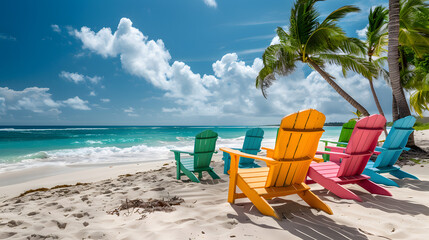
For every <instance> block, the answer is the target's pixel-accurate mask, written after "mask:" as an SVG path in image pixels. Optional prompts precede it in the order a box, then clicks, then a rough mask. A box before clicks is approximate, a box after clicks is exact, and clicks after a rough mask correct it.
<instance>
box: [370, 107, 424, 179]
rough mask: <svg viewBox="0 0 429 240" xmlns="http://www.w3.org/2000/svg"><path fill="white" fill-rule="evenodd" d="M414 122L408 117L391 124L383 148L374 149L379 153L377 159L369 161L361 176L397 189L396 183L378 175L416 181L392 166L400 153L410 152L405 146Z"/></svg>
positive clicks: (414, 119)
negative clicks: (366, 176)
mask: <svg viewBox="0 0 429 240" xmlns="http://www.w3.org/2000/svg"><path fill="white" fill-rule="evenodd" d="M415 122H416V118H415V117H413V116H408V117H404V118H401V119H398V120H397V121H395V122H394V123H393V126H392V128H391V129H390V132H389V134H388V135H387V137H386V141H385V142H384V144H383V146H382V147H377V148H376V149H375V150H376V151H378V152H380V154H379V155H378V157H377V159H376V160H375V162H372V161H369V162H368V164H367V165H366V167H365V170H364V171H363V174H365V175H368V176H370V177H371V181H373V182H376V183H380V184H385V185H388V186H397V187H399V186H398V184H397V183H396V182H394V181H393V180H391V179H389V178H386V177H384V176H382V175H381V174H380V173H389V174H391V175H393V176H395V177H397V178H399V179H402V178H413V179H417V180H418V178H417V177H416V176H414V175H411V174H409V173H406V172H404V171H402V170H401V169H400V168H399V166H394V164H395V163H396V161H398V158H399V156H400V155H401V153H402V151H403V150H405V151H408V150H410V149H409V148H407V147H405V145H406V144H407V141H408V137H409V136H410V134H411V133H412V132H413V131H414V129H413V126H414V123H415Z"/></svg>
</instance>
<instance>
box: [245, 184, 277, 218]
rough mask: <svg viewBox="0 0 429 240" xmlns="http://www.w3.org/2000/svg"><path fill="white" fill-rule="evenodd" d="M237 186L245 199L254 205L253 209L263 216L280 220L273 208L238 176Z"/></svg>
mask: <svg viewBox="0 0 429 240" xmlns="http://www.w3.org/2000/svg"><path fill="white" fill-rule="evenodd" d="M237 186H238V187H239V188H240V189H241V191H242V192H243V193H244V194H245V195H246V197H247V198H248V199H249V200H250V201H251V202H252V203H253V205H255V207H256V208H257V209H258V210H259V212H261V213H262V214H264V215H267V216H273V217H275V218H277V219H280V217H279V215H278V214H277V213H276V211H275V210H274V208H273V207H271V206H270V204H269V203H268V202H267V200H265V199H264V198H263V197H261V196H259V195H258V193H257V192H256V191H255V190H253V189H252V188H250V187H249V185H247V184H246V183H245V182H244V181H243V180H242V179H241V178H240V176H239V177H238V179H237Z"/></svg>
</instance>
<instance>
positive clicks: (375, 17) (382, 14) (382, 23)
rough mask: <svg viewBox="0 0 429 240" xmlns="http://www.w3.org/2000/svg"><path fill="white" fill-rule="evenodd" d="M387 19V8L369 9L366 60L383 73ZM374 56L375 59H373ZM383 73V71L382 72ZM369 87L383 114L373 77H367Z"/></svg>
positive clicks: (379, 110)
mask: <svg viewBox="0 0 429 240" xmlns="http://www.w3.org/2000/svg"><path fill="white" fill-rule="evenodd" d="M387 19H388V10H387V9H386V8H385V7H383V6H377V7H375V8H374V9H371V10H370V12H369V16H368V30H367V32H366V41H365V45H366V54H367V56H368V61H369V62H373V63H374V64H375V66H376V68H377V70H378V72H379V73H380V74H381V73H384V72H383V71H384V69H383V68H382V63H383V62H384V61H385V60H386V57H383V56H381V55H382V53H384V52H385V51H386V49H385V48H384V47H386V46H387ZM373 57H376V59H373ZM384 74H385V73H384ZM367 79H368V82H369V86H370V88H371V92H372V96H373V97H374V101H375V105H376V106H377V109H378V112H379V113H380V114H381V115H383V116H384V112H383V109H382V108H381V105H380V101H379V100H378V97H377V93H376V92H375V89H374V84H373V80H374V77H372V76H371V77H369V78H367Z"/></svg>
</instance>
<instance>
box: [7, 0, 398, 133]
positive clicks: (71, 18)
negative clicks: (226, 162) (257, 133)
mask: <svg viewBox="0 0 429 240" xmlns="http://www.w3.org/2000/svg"><path fill="white" fill-rule="evenodd" d="M345 4H353V5H357V6H358V7H360V8H361V10H362V11H361V12H360V13H357V14H356V13H355V14H350V15H349V16H347V17H346V18H345V19H344V20H343V21H341V23H340V25H341V26H342V27H343V28H344V29H345V31H346V32H347V34H348V35H349V36H352V37H359V36H358V33H359V31H361V32H363V31H362V29H364V28H365V26H366V25H367V16H368V12H369V9H370V8H371V7H372V6H374V5H376V4H384V5H386V4H387V0H386V1H375V0H373V1H364V0H362V1H347V3H346V2H345V1H334V0H330V1H329V0H328V1H325V2H320V3H318V5H317V6H318V9H319V11H320V13H321V15H322V17H323V16H326V15H327V14H328V13H329V12H331V11H333V10H335V9H336V8H338V7H341V6H343V5H345ZM291 6H292V1H284V0H283V1H274V0H273V1H268V2H267V1H245V0H234V1H226V0H186V1H172V0H170V1H167V0H157V1H141V0H135V1H131V0H128V1H127V0H125V1H106V0H103V1H101V0H98V1H97V0H93V1H79V0H75V1H37V2H36V1H21V0H17V1H1V2H0V125H57V124H58V125H259V124H275V123H278V122H279V121H280V117H282V116H284V115H286V114H289V113H292V112H295V111H298V110H300V109H305V108H316V109H319V110H320V111H322V112H324V113H325V115H326V116H327V121H345V120H348V119H349V118H352V117H353V115H352V114H351V113H350V111H353V110H354V109H353V108H352V107H351V106H350V105H349V104H348V103H346V102H345V101H344V100H342V98H341V97H339V96H338V95H337V93H336V92H334V91H333V90H332V89H331V88H330V87H329V85H328V84H327V83H326V82H325V81H324V80H323V79H322V78H321V77H320V76H319V75H318V74H317V73H315V72H312V70H311V69H310V68H309V67H307V66H304V65H298V68H297V70H296V71H295V72H294V73H293V74H291V75H290V76H287V77H283V78H279V79H278V81H277V83H276V84H274V85H273V86H272V87H271V89H270V90H269V96H268V99H264V98H263V97H262V94H261V92H260V90H258V89H256V88H255V87H254V83H255V77H256V74H257V73H258V71H259V70H260V68H261V66H262V63H261V60H260V58H261V56H262V53H263V50H264V49H265V48H266V47H267V46H269V45H270V43H271V42H272V40H273V38H274V36H275V32H274V30H275V28H276V27H277V26H286V25H287V24H288V18H289V14H290V8H291ZM326 70H327V71H328V72H329V73H331V74H332V75H333V76H335V77H336V78H337V81H338V83H339V84H340V85H341V86H343V87H344V89H345V90H346V91H348V92H349V93H350V94H351V95H352V96H353V97H354V98H355V99H357V100H358V101H359V102H360V103H362V104H363V105H364V106H365V107H366V108H367V109H368V110H369V111H370V112H371V113H377V110H376V108H375V105H374V103H373V100H372V97H371V95H370V91H369V87H368V83H367V82H366V80H365V79H364V78H362V77H361V76H359V75H356V74H353V73H349V74H348V76H347V78H344V77H343V76H341V74H340V72H341V71H340V68H338V67H336V66H328V67H327V69H326ZM376 90H377V93H378V94H379V97H380V101H381V103H382V106H383V109H384V111H385V113H386V114H387V115H390V112H391V109H390V106H391V92H390V89H389V88H388V87H387V86H386V84H385V83H384V82H383V80H380V81H377V82H376ZM389 118H390V119H391V117H390V116H388V119H389Z"/></svg>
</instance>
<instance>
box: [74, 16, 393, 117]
mask: <svg viewBox="0 0 429 240" xmlns="http://www.w3.org/2000/svg"><path fill="white" fill-rule="evenodd" d="M72 34H73V35H74V36H76V37H77V38H78V39H80V40H81V41H82V44H83V48H84V49H89V50H90V51H93V52H95V53H97V54H99V55H101V56H103V57H106V58H107V57H116V56H119V57H120V59H121V63H122V68H123V69H124V70H126V71H127V72H129V73H130V74H132V75H135V76H138V77H142V78H144V79H145V80H146V81H148V82H149V83H151V84H152V85H153V86H155V87H157V88H159V89H161V90H164V91H165V96H166V97H168V98H170V99H172V100H173V102H174V104H171V105H170V106H169V107H163V108H162V111H163V112H165V113H171V114H175V115H181V116H184V117H185V118H187V119H189V117H190V116H203V117H204V116H206V117H213V116H216V117H217V118H221V117H224V118H228V119H233V118H235V119H236V120H237V121H239V119H243V117H244V116H252V118H249V119H254V118H255V117H258V118H267V119H269V118H272V117H279V116H280V117H281V116H284V115H285V114H286V113H291V112H294V111H298V110H301V109H305V108H317V109H319V110H321V111H322V112H324V113H326V115H328V120H329V121H343V120H347V119H345V118H347V117H344V114H345V113H346V114H348V113H349V111H351V110H354V109H353V108H352V107H351V106H350V105H349V104H348V103H346V102H345V100H343V99H342V97H340V96H339V95H338V94H337V93H336V92H335V91H334V90H333V89H332V88H331V87H330V86H329V85H328V84H327V83H326V81H325V80H324V79H323V78H322V77H321V76H320V75H319V74H318V73H316V72H314V71H313V72H311V73H310V74H309V75H308V76H306V74H304V71H307V69H304V68H307V67H305V66H304V65H302V64H301V65H298V67H297V70H296V71H295V72H294V73H293V74H292V75H289V76H287V77H278V80H277V81H276V82H275V83H274V84H273V86H272V87H271V88H270V89H269V97H268V99H264V98H263V97H262V94H261V91H260V90H259V89H256V88H255V79H256V76H257V75H258V72H259V70H260V69H261V68H262V66H263V64H262V60H261V59H259V58H256V59H255V60H254V61H253V63H252V65H246V63H245V62H244V61H241V60H240V59H239V57H238V55H237V54H236V53H228V54H225V55H224V56H223V57H222V58H221V59H220V60H218V61H216V62H215V63H213V65H212V68H213V72H214V75H207V74H204V75H201V74H198V73H194V72H193V71H192V70H191V68H190V66H188V65H187V64H185V63H183V62H180V61H174V62H173V63H172V64H171V65H170V64H169V60H170V59H171V56H170V54H169V52H168V51H167V49H166V48H165V46H164V44H163V42H162V40H157V41H153V40H148V37H146V36H145V35H144V34H143V33H142V32H140V30H138V29H137V28H134V27H133V26H132V22H131V21H130V20H129V19H127V18H122V19H121V20H120V22H119V25H118V28H117V30H116V31H115V32H114V33H112V31H111V30H110V28H103V29H101V30H100V31H98V32H97V33H96V32H94V31H92V30H91V29H89V28H87V27H82V28H81V30H80V31H78V30H74V31H72ZM276 42H278V39H277V38H274V39H273V40H272V44H273V43H276ZM326 71H327V72H328V73H330V74H331V75H333V76H334V77H335V78H336V81H337V82H338V84H339V85H340V86H342V87H344V89H345V90H346V91H347V92H348V93H349V94H350V95H351V96H352V97H355V98H356V100H357V101H359V102H361V103H362V104H363V105H364V106H371V108H369V109H368V110H369V111H370V112H372V113H375V112H376V110H374V109H375V107H373V106H374V104H373V102H372V101H373V100H372V97H371V95H370V92H369V90H368V84H367V80H366V79H364V78H363V77H361V76H359V75H357V74H354V73H350V74H349V76H348V77H347V78H344V77H343V76H341V72H342V71H341V68H340V67H336V66H326ZM307 72H308V71H307ZM380 89H381V91H382V93H381V94H380V95H381V96H387V99H389V97H388V96H390V92H389V90H386V89H388V88H383V86H382V87H380V88H379V89H378V90H380ZM380 98H382V97H380ZM338 106H342V107H341V108H339V107H338ZM126 110H132V111H128V112H127V113H128V114H135V113H134V109H132V108H129V109H126ZM329 116H330V117H329ZM350 117H352V116H350ZM241 123H242V122H241Z"/></svg>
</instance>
